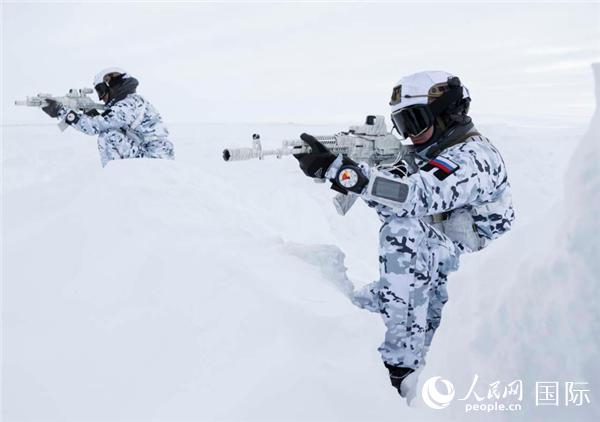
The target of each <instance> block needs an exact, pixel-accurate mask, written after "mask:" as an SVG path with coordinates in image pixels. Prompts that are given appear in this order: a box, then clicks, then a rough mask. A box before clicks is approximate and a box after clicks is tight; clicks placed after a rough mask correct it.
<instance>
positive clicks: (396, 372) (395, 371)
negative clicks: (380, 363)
mask: <svg viewBox="0 0 600 422" xmlns="http://www.w3.org/2000/svg"><path fill="white" fill-rule="evenodd" d="M384 365H385V367H386V368H387V369H388V371H389V372H390V381H391V382H392V385H393V386H394V387H395V388H396V389H397V390H398V392H399V393H400V395H401V396H403V395H402V392H401V389H400V387H401V386H402V381H404V379H405V378H406V377H407V376H409V375H410V374H412V373H413V372H415V370H414V369H412V368H403V367H401V366H393V365H390V364H389V363H385V362H384ZM403 397H404V396H403Z"/></svg>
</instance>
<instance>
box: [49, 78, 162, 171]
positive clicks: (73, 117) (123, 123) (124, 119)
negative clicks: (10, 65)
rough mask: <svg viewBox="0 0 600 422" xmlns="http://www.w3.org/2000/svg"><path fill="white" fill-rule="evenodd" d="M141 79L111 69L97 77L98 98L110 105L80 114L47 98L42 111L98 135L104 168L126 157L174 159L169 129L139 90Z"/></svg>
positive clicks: (76, 127)
mask: <svg viewBox="0 0 600 422" xmlns="http://www.w3.org/2000/svg"><path fill="white" fill-rule="evenodd" d="M137 86H138V81H137V79H135V78H134V77H132V76H130V75H129V74H127V72H125V71H124V70H122V69H119V68H108V69H105V70H102V71H101V72H99V73H98V74H97V75H96V77H95V78H94V88H95V89H96V92H97V93H98V98H100V100H102V101H103V102H104V103H105V104H106V109H105V110H104V111H103V112H102V114H99V113H98V112H97V111H96V110H92V111H90V112H87V113H79V112H77V111H75V110H69V109H66V108H65V107H63V106H62V105H61V104H60V103H57V102H56V101H53V100H46V101H47V103H48V105H47V106H46V107H43V108H42V110H44V112H45V113H46V114H48V115H49V116H50V117H56V118H58V119H62V120H64V121H65V123H67V124H68V125H70V126H72V127H74V128H75V129H77V130H79V131H81V132H83V133H86V134H88V135H98V151H99V152H100V161H101V163H102V166H103V167H104V166H105V165H106V164H107V163H108V162H109V161H110V160H118V159H122V158H143V157H145V158H164V159H170V160H172V159H173V158H174V152H173V144H172V143H171V141H170V140H169V131H168V130H167V128H166V127H165V125H164V123H163V121H162V119H161V117H160V114H159V113H158V112H157V111H156V109H155V108H154V107H153V106H152V104H150V103H149V102H148V101H146V100H145V99H144V98H143V97H142V96H141V95H139V94H137V93H136V89H137Z"/></svg>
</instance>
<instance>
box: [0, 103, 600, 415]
mask: <svg viewBox="0 0 600 422" xmlns="http://www.w3.org/2000/svg"><path fill="white" fill-rule="evenodd" d="M594 122H595V123H594V124H593V125H592V127H591V128H590V130H589V132H588V134H587V135H586V138H585V141H584V142H583V143H582V144H581V145H580V147H579V149H578V150H577V153H576V155H575V157H574V159H573V161H572V162H571V165H570V168H569V172H568V177H567V180H566V184H564V183H565V181H564V180H563V176H562V174H563V172H564V170H565V169H566V167H567V164H568V160H567V158H566V157H569V156H570V155H571V154H572V152H573V146H574V145H573V143H572V141H571V140H570V139H569V137H572V136H573V134H574V133H575V134H577V133H580V132H581V128H580V127H573V126H569V125H565V126H564V127H563V128H562V129H561V128H556V127H551V126H550V125H549V126H545V125H540V126H536V127H531V125H530V127H526V126H523V125H520V124H515V123H511V122H510V120H509V121H508V123H506V124H504V125H498V124H492V123H490V124H487V125H479V126H478V127H479V128H480V129H481V130H482V131H483V132H484V133H486V134H488V135H489V136H490V137H491V138H492V139H493V140H494V141H495V143H496V144H497V145H498V146H499V148H500V150H501V151H502V152H503V154H504V156H505V158H506V161H507V165H508V169H509V177H511V179H512V185H513V189H514V196H515V206H516V211H517V217H518V219H519V220H518V224H517V227H516V228H515V230H514V233H511V234H509V235H507V236H505V238H503V239H500V240H498V241H497V242H496V243H495V244H494V245H492V246H490V247H489V248H488V249H486V250H485V251H482V252H481V253H479V254H475V255H471V256H466V257H464V259H463V262H462V268H461V270H459V272H458V273H456V274H453V275H452V276H451V278H450V282H449V290H450V302H449V303H448V305H447V307H446V308H445V310H444V319H443V322H442V326H441V328H440V330H439V332H438V334H437V337H436V338H435V339H434V344H433V348H432V351H431V353H430V356H429V358H428V366H427V367H426V369H425V371H424V372H423V374H422V379H423V380H424V379H427V378H428V377H430V376H433V375H442V376H444V377H446V378H448V379H451V380H452V381H453V382H454V384H455V385H457V386H459V385H460V386H461V388H463V387H464V388H463V389H466V388H467V387H468V385H469V383H470V381H471V379H472V377H473V374H474V373H478V374H479V375H480V377H481V378H482V379H486V380H488V382H491V381H493V380H495V379H503V380H505V381H508V380H512V379H515V378H522V379H524V381H525V383H526V385H527V386H531V383H532V382H534V381H535V380H545V379H553V378H556V379H557V380H571V379H573V381H589V382H593V381H594V380H595V379H596V376H597V375H598V369H599V367H600V365H598V363H597V361H596V360H594V357H595V355H597V350H598V342H597V338H598V325H597V324H598V316H599V315H598V309H597V306H596V304H595V303H594V298H597V297H598V286H597V285H594V281H595V279H597V277H595V276H594V274H597V270H598V268H597V265H598V264H597V261H596V260H595V259H594V258H595V257H597V241H596V240H595V238H594V237H593V235H594V233H595V231H596V230H597V229H598V222H597V219H594V218H593V210H594V208H593V207H590V206H589V204H597V193H598V186H597V184H598V172H597V168H596V167H595V163H597V162H598V161H597V159H594V154H596V155H597V142H594V141H593V140H592V139H594V140H595V141H597V139H598V113H596V116H595V120H594ZM339 129H340V128H339V127H336V128H332V127H326V126H322V127H307V126H305V125H270V126H263V127H259V128H257V127H252V126H251V125H247V126H245V125H237V126H228V127H227V128H226V130H224V128H223V126H219V125H204V126H202V127H201V128H199V127H198V126H197V125H180V126H176V127H173V128H172V131H173V134H174V140H175V143H176V155H177V161H175V162H163V161H156V160H127V161H122V162H113V163H111V164H109V165H108V166H107V167H106V168H105V169H101V168H100V165H99V163H98V162H97V157H96V156H95V154H96V153H95V150H94V148H95V147H94V145H93V143H94V141H93V140H92V139H91V138H87V137H84V136H83V135H81V134H77V133H74V132H73V131H69V132H66V133H65V134H59V133H57V132H56V131H55V129H54V128H53V127H51V126H39V127H19V126H3V129H2V130H3V138H4V145H3V147H4V157H3V159H4V161H3V170H4V176H5V178H4V182H3V214H4V215H3V228H4V233H3V241H4V242H3V263H4V265H3V295H2V296H3V318H2V323H3V327H2V328H3V344H2V347H3V378H2V382H3V385H2V395H3V403H4V408H3V416H4V418H5V420H7V421H13V420H14V421H17V420H19V421H24V420H47V421H53V420H81V421H94V420H98V421H100V420H103V421H104V420H112V421H117V420H127V421H132V420H143V421H148V420H389V421H397V420H400V419H407V418H408V419H410V420H437V419H440V420H451V419H454V420H463V419H464V418H465V417H466V415H465V414H464V409H461V408H460V407H459V406H451V407H450V408H449V409H445V410H444V411H434V410H431V409H428V408H425V407H422V406H421V407H420V408H416V409H409V408H407V407H406V406H405V404H404V402H403V401H401V400H400V399H399V397H398V395H397V393H396V392H395V390H394V389H393V388H391V387H390V386H389V381H388V378H387V373H386V370H385V368H384V367H383V365H382V364H381V362H380V359H379V356H378V353H377V351H376V348H377V346H378V345H379V343H380V342H381V340H382V337H383V330H384V327H383V324H382V323H381V321H380V320H379V317H378V316H377V315H373V314H369V313H367V312H365V311H361V310H359V309H356V308H355V307H354V306H353V305H351V304H350V303H349V301H348V300H347V298H346V297H345V296H344V292H345V291H346V290H347V288H348V284H347V279H346V275H345V271H346V267H348V270H347V274H348V276H349V277H350V278H351V279H352V280H353V281H354V282H355V283H356V284H364V283H367V282H370V281H372V279H373V278H374V277H376V276H377V230H378V226H379V224H378V220H377V218H376V216H375V214H374V213H373V212H372V211H371V210H369V209H368V208H366V207H364V206H362V205H357V206H356V208H355V209H353V210H352V211H351V212H350V214H349V215H348V216H346V217H344V218H341V217H339V216H337V215H336V214H335V211H334V209H333V206H332V205H331V203H330V198H331V196H332V194H331V192H330V191H329V190H328V189H326V187H324V186H321V185H318V186H315V185H314V183H312V182H311V181H310V180H307V179H306V178H305V177H303V176H302V175H301V174H300V173H299V171H298V169H297V165H296V162H295V161H294V160H293V159H290V160H281V161H277V160H270V161H265V162H247V163H229V164H225V163H223V162H222V161H221V160H220V151H221V149H222V148H223V147H224V146H226V145H229V146H231V140H232V139H233V140H237V141H236V143H237V144H238V145H240V144H241V143H242V142H243V141H240V140H243V139H247V137H248V135H249V134H250V133H252V132H256V131H261V133H262V134H263V139H265V140H267V142H268V140H269V139H270V140H271V141H274V140H276V139H281V138H284V137H285V138H289V137H292V136H297V134H299V133H300V132H302V131H308V132H311V133H315V134H325V133H331V132H333V131H334V130H339ZM200 133H201V134H202V136H200V135H198V134H200ZM224 133H227V134H228V136H227V139H226V137H225V136H224V135H223V134H224ZM265 135H266V136H265ZM534 135H535V136H534ZM199 138H202V139H199ZM571 139H572V138H571ZM242 145H243V144H242ZM534 151H535V153H533V152H534ZM529 152H531V153H529ZM548 161H553V162H554V163H555V165H554V166H553V168H551V169H548V168H546V167H544V163H547V162H548ZM563 188H564V189H565V190H566V192H567V195H566V196H565V198H566V199H565V200H563V199H562V198H563V195H562V192H563ZM593 201H596V202H593ZM542 216H543V217H542ZM593 388H594V386H593V384H592V391H594V390H593ZM531 393H532V392H531V391H528V392H527V394H529V398H530V399H531ZM593 404H594V403H593ZM527 406H528V407H525V409H524V410H523V412H521V413H518V414H512V415H496V416H497V417H500V418H502V417H508V416H510V418H512V419H511V420H514V419H519V418H522V419H524V420H530V419H531V418H532V415H534V416H535V415H538V413H536V412H539V411H540V410H539V409H536V408H534V406H533V404H532V402H531V400H529V402H528V405H527ZM595 410H597V407H596V406H595V405H594V406H588V407H587V408H585V409H575V410H572V409H571V408H568V409H558V410H557V409H552V411H549V412H547V413H540V414H541V415H543V417H544V418H546V419H549V418H553V417H556V418H564V417H566V415H568V416H569V417H571V418H573V419H574V420H575V419H577V418H580V417H581V418H584V417H590V415H592V413H593V412H594V411H595ZM561 412H562V413H561ZM487 416H490V417H491V415H486V417H487ZM474 418H476V419H481V418H482V416H481V415H476V416H474Z"/></svg>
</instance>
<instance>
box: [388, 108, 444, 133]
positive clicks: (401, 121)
mask: <svg viewBox="0 0 600 422" xmlns="http://www.w3.org/2000/svg"><path fill="white" fill-rule="evenodd" d="M434 121H435V116H434V115H433V112H432V111H431V108H430V107H429V105H427V104H416V105H413V106H410V107H406V108H402V109H400V110H398V111H396V112H394V113H392V123H393V124H394V127H395V128H396V130H397V131H398V132H399V133H400V134H401V135H402V136H404V137H405V138H408V137H409V136H411V135H412V136H417V135H420V134H421V133H423V132H424V131H425V130H427V129H429V127H430V126H432V125H433V123H434Z"/></svg>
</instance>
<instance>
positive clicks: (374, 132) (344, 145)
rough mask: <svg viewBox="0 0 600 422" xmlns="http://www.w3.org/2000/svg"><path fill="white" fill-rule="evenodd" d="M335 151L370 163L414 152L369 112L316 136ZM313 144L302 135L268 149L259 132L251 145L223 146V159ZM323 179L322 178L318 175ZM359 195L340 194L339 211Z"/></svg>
mask: <svg viewBox="0 0 600 422" xmlns="http://www.w3.org/2000/svg"><path fill="white" fill-rule="evenodd" d="M315 138H317V139H318V140H319V142H321V143H322V144H323V145H324V146H326V147H327V149H329V150H330V151H331V152H332V153H333V154H336V155H337V154H345V155H347V156H348V157H350V158H351V159H352V160H354V161H357V162H361V161H362V162H366V163H367V164H369V166H380V165H382V166H385V165H391V164H394V163H397V162H399V161H400V160H402V159H403V158H404V157H405V156H406V155H408V154H409V153H411V152H412V148H411V147H407V146H405V145H403V144H402V142H401V141H400V139H398V138H396V137H395V136H394V135H392V134H391V133H390V132H388V131H387V128H386V125H385V119H384V117H383V116H367V119H366V121H365V124H364V125H358V126H350V128H349V129H348V131H346V132H339V133H336V134H335V135H327V136H315ZM310 151H311V149H310V147H309V146H308V145H307V144H306V143H304V142H303V141H302V140H300V139H295V140H285V141H283V142H282V144H281V147H280V148H276V149H269V150H265V149H263V147H262V144H261V142H260V135H258V134H254V135H252V146H251V147H250V148H227V149H225V150H223V159H224V160H225V161H227V162H229V161H242V160H252V159H255V158H257V159H259V160H262V159H264V157H267V156H275V157H277V158H281V157H284V156H288V155H293V154H305V153H310ZM315 180H316V181H320V182H323V181H324V180H323V179H315ZM356 199H357V196H356V195H342V194H338V195H336V197H335V198H334V205H335V207H336V209H337V211H338V213H339V214H341V215H344V214H346V212H348V210H349V209H350V207H351V206H352V205H353V204H354V202H355V201H356Z"/></svg>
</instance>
